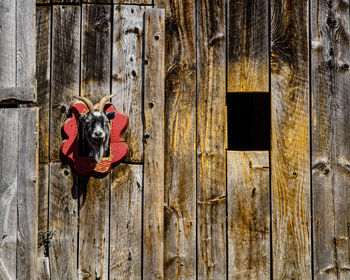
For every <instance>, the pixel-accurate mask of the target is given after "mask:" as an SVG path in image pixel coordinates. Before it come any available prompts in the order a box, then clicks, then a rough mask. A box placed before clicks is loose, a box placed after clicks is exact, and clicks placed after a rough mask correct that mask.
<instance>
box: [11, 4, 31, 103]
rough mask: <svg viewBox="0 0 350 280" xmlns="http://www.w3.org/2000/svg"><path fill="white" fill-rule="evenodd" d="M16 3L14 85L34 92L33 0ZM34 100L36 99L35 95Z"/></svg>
mask: <svg viewBox="0 0 350 280" xmlns="http://www.w3.org/2000/svg"><path fill="white" fill-rule="evenodd" d="M14 2H15V1H14ZM16 3H17V6H16V45H17V53H16V56H17V62H16V63H17V67H16V68H17V69H16V70H17V73H16V80H17V81H16V86H17V87H30V88H33V91H34V93H35V90H36V79H35V71H36V70H35V61H36V56H35V52H34V50H35V47H36V28H35V22H36V18H35V0H17V1H16ZM34 101H36V95H35V97H34Z"/></svg>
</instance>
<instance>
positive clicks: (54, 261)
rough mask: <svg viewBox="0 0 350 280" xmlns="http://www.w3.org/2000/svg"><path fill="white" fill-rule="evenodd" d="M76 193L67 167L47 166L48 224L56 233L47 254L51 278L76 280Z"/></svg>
mask: <svg viewBox="0 0 350 280" xmlns="http://www.w3.org/2000/svg"><path fill="white" fill-rule="evenodd" d="M77 190H78V186H77V185H76V184H74V181H73V174H72V173H71V170H70V167H69V165H67V164H62V163H60V162H53V163H50V201H49V223H50V228H52V229H54V230H55V231H56V232H55V234H54V235H53V238H52V245H51V247H50V253H49V257H50V273H51V279H72V280H75V279H78V270H77V254H78V252H77V251H78V248H77V244H78V241H77V236H78V203H77V196H78V193H77Z"/></svg>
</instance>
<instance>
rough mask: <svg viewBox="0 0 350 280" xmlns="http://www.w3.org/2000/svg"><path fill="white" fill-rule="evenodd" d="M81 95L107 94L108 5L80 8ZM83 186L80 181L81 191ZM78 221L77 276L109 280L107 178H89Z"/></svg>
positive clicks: (94, 97) (96, 97)
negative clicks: (81, 9)
mask: <svg viewBox="0 0 350 280" xmlns="http://www.w3.org/2000/svg"><path fill="white" fill-rule="evenodd" d="M82 7H83V11H82V28H83V29H82V57H81V68H82V70H81V85H80V86H81V95H82V96H86V97H88V98H89V99H90V100H92V102H94V103H97V102H99V101H100V99H101V98H102V97H103V96H106V95H109V94H110V68H111V67H110V60H111V59H110V54H111V50H110V47H111V41H110V40H111V18H112V9H111V6H110V5H96V4H91V5H85V4H84V5H83V6H82ZM84 188H86V186H85V185H84V182H83V181H82V180H81V181H80V189H81V190H84ZM86 192H87V195H86V199H85V200H83V201H81V206H80V218H79V274H80V275H82V276H83V277H84V275H85V277H87V278H91V279H107V278H108V250H109V248H108V244H109V241H108V240H109V211H110V210H109V201H110V195H109V193H110V176H109V175H108V176H106V177H105V178H104V179H96V178H90V180H89V183H88V185H87V190H86Z"/></svg>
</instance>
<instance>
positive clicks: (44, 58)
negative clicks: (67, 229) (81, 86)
mask: <svg viewBox="0 0 350 280" xmlns="http://www.w3.org/2000/svg"><path fill="white" fill-rule="evenodd" d="M36 28H37V32H36V35H37V46H36V79H37V102H38V103H37V104H38V106H39V109H40V110H39V120H40V121H39V162H40V163H41V164H40V166H39V180H38V184H39V190H38V193H39V195H38V243H40V242H42V241H43V240H44V239H45V238H46V234H44V232H45V231H46V230H47V228H48V226H49V225H48V203H49V201H48V199H49V197H48V191H49V163H48V162H49V134H50V131H49V121H50V118H49V111H50V103H49V102H50V48H51V43H50V41H51V32H50V31H51V8H50V7H44V6H38V7H37V8H36ZM37 266H38V279H40V280H49V279H50V269H49V258H48V257H47V256H45V246H41V247H39V248H38V260H37Z"/></svg>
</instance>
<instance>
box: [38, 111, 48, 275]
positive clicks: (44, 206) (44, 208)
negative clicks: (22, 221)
mask: <svg viewBox="0 0 350 280" xmlns="http://www.w3.org/2000/svg"><path fill="white" fill-rule="evenodd" d="M39 119H40V111H39ZM39 124H40V123H39ZM40 144H41V143H40V139H39V149H40ZM39 162H40V153H39ZM49 173H50V165H49V163H42V164H39V176H38V184H39V187H38V244H41V243H43V241H44V240H45V238H46V237H47V235H46V234H45V232H46V231H47V229H48V227H49V221H48V214H49V213H48V211H49ZM45 249H46V248H45V246H44V244H42V245H41V246H40V247H39V248H38V258H37V267H38V279H40V280H49V279H50V267H49V258H48V256H47V255H46V252H45Z"/></svg>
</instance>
